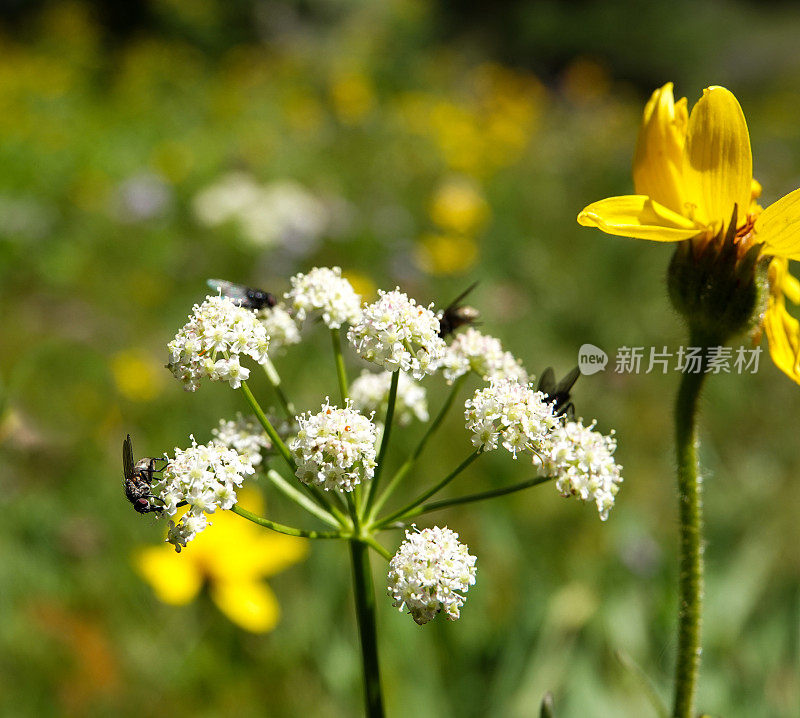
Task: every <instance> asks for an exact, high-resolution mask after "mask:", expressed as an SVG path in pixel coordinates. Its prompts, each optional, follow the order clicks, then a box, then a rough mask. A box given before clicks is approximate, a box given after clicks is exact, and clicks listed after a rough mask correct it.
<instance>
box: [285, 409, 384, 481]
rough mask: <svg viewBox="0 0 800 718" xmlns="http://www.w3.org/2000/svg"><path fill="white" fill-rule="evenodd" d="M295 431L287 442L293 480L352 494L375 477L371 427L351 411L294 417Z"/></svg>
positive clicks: (322, 412)
mask: <svg viewBox="0 0 800 718" xmlns="http://www.w3.org/2000/svg"><path fill="white" fill-rule="evenodd" d="M297 423H298V425H299V430H298V432H297V436H296V437H295V438H294V439H292V440H291V441H290V442H289V450H290V451H291V452H292V455H293V456H294V460H295V462H296V463H297V472H296V473H297V478H298V479H300V481H302V482H303V483H306V484H309V485H311V486H321V487H322V488H323V489H325V490H326V491H330V490H332V489H336V490H339V491H352V490H353V488H355V486H356V484H359V483H361V481H362V480H364V479H371V478H372V477H373V475H374V474H375V466H376V463H375V441H376V437H377V432H376V430H375V424H373V423H372V421H370V419H368V418H367V417H366V416H363V415H362V414H361V413H359V412H358V411H356V410H355V409H353V408H352V407H351V406H350V404H349V402H348V404H347V405H346V406H345V408H344V409H339V408H337V407H335V406H331V405H330V404H329V403H328V401H327V400H326V402H325V404H323V405H322V411H320V412H319V413H317V414H312V413H311V412H307V413H305V414H302V415H301V416H298V417H297Z"/></svg>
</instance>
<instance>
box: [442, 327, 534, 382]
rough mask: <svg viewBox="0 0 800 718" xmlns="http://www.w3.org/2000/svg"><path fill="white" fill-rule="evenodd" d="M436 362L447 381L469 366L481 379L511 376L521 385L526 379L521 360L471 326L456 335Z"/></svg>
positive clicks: (462, 372)
mask: <svg viewBox="0 0 800 718" xmlns="http://www.w3.org/2000/svg"><path fill="white" fill-rule="evenodd" d="M439 365H440V366H441V367H442V369H443V373H444V378H445V379H446V380H447V381H448V383H452V382H453V381H454V380H455V379H457V378H458V377H460V376H462V375H463V374H466V373H467V372H468V371H470V369H471V370H472V371H474V372H475V373H476V374H478V375H479V376H480V377H481V378H482V379H483V380H484V381H491V380H492V379H513V380H514V381H518V382H520V383H521V384H527V383H528V381H529V377H528V373H527V372H526V371H525V369H524V368H523V366H522V363H521V361H520V360H519V359H516V358H515V357H514V355H513V354H512V353H511V352H507V351H504V350H503V345H502V344H501V343H500V340H499V339H495V338H494V337H490V336H487V335H484V334H481V333H480V332H479V331H478V330H477V329H474V328H473V327H470V328H469V329H467V330H466V331H464V332H462V333H461V334H458V335H456V337H455V339H453V342H452V344H450V346H449V347H447V351H446V353H445V355H444V357H442V359H441V361H440V362H439Z"/></svg>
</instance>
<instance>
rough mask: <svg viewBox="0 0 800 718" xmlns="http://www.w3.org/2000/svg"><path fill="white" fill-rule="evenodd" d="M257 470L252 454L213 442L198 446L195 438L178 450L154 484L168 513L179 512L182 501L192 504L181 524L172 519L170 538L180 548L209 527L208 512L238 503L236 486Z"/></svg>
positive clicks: (164, 509)
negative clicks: (251, 459)
mask: <svg viewBox="0 0 800 718" xmlns="http://www.w3.org/2000/svg"><path fill="white" fill-rule="evenodd" d="M253 472H254V469H253V465H252V464H251V462H250V458H249V456H247V455H246V454H240V453H239V452H238V451H236V450H235V449H229V448H228V447H226V446H222V445H221V444H217V443H215V442H213V441H212V442H210V443H209V444H207V445H203V444H200V445H198V444H197V442H196V441H195V440H194V437H192V445H191V446H190V447H189V448H188V449H178V448H176V449H175V458H174V459H169V464H168V465H167V467H166V468H165V469H164V472H163V474H162V477H161V479H160V480H159V481H158V482H155V483H154V484H153V494H154V495H155V496H156V497H158V498H159V499H160V500H161V501H162V502H163V504H162V505H163V511H164V514H166V515H167V516H174V515H175V514H176V512H177V510H178V503H180V502H183V501H185V502H186V503H187V504H188V505H189V510H188V511H187V512H186V513H185V514H184V515H183V516H182V517H181V518H180V520H179V521H178V522H177V523H176V522H175V521H170V522H169V531H168V532H167V541H168V542H169V543H171V544H173V545H174V546H175V550H176V551H178V552H179V553H180V550H181V548H183V547H185V546H186V544H187V543H188V542H189V541H191V540H192V539H193V538H194V537H195V536H196V535H197V534H198V533H200V531H202V530H203V529H204V528H205V527H206V526H208V514H213V513H214V512H215V511H216V510H217V509H230V508H231V507H232V506H233V505H234V504H235V503H236V489H237V488H238V487H239V486H241V485H242V482H243V481H244V479H245V476H247V475H248V474H252V473H253Z"/></svg>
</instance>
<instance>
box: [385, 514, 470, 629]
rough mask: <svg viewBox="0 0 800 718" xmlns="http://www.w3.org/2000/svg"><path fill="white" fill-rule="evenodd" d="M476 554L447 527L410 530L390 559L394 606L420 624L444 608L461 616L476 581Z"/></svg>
mask: <svg viewBox="0 0 800 718" xmlns="http://www.w3.org/2000/svg"><path fill="white" fill-rule="evenodd" d="M475 561H476V558H475V556H472V555H471V554H470V553H469V548H468V547H467V546H466V545H465V544H462V543H460V542H459V540H458V534H457V533H455V532H454V531H451V530H450V529H448V528H447V527H446V526H445V527H444V528H439V527H438V526H434V527H433V528H429V529H423V530H422V531H417V530H416V529H414V530H413V531H406V539H405V541H403V543H402V544H400V547H399V548H398V549H397V553H395V555H394V556H393V557H392V560H391V561H390V562H389V575H388V584H389V585H388V592H389V595H390V596H391V597H392V599H393V603H392V605H393V606H395V607H396V608H398V609H399V610H400V611H404V610H408V612H409V613H410V614H411V617H412V618H413V619H414V621H415V622H416V623H418V624H420V625H422V624H424V623H428V622H429V621H431V620H433V619H434V618H435V617H436V614H438V613H439V612H440V611H444V612H445V615H446V616H447V618H448V619H450V620H451V621H455V620H456V619H457V618H458V617H459V616H460V615H461V607H462V606H463V605H464V601H466V596H465V595H464V594H465V593H466V592H467V591H468V590H469V587H470V586H472V585H474V583H475V573H476V568H475Z"/></svg>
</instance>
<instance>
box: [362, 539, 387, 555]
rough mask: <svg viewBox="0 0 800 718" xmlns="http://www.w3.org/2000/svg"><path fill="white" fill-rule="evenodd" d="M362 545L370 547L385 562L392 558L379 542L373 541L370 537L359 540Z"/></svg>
mask: <svg viewBox="0 0 800 718" xmlns="http://www.w3.org/2000/svg"><path fill="white" fill-rule="evenodd" d="M361 540H362V541H363V542H364V543H366V544H368V545H369V546H371V547H372V548H373V549H374V550H375V551H376V552H377V553H379V554H380V555H381V556H383V557H384V558H385V559H386V560H387V561H389V560H390V559H391V558H392V554H391V553H389V550H388V549H387V548H386V547H384V546H383V544H381V543H380V542H379V541H377V540H376V539H374V538H373V537H372V536H366V537H364V538H362V539H361Z"/></svg>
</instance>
